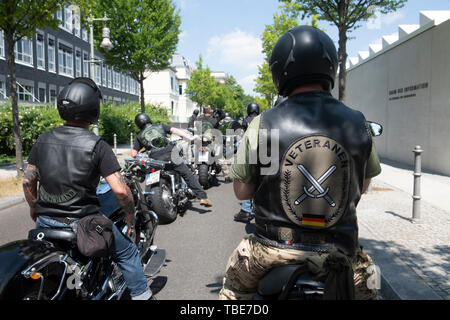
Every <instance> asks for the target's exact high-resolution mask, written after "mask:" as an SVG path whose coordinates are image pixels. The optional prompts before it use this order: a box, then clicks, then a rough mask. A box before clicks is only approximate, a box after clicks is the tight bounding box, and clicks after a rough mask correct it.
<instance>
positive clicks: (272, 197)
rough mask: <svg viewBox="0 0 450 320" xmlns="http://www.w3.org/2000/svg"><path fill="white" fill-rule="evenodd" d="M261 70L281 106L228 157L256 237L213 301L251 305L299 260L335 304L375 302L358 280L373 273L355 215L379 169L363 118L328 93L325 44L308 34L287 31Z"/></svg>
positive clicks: (331, 75)
mask: <svg viewBox="0 0 450 320" xmlns="http://www.w3.org/2000/svg"><path fill="white" fill-rule="evenodd" d="M269 67H270V70H271V73H272V78H273V82H274V85H275V87H276V88H277V90H278V94H279V95H281V96H286V97H288V99H286V100H285V101H283V102H281V103H280V104H278V105H277V106H276V107H275V108H271V109H269V110H267V111H265V112H264V113H263V114H261V115H260V116H258V117H256V118H254V119H253V121H252V122H251V124H250V125H249V128H248V130H247V132H246V134H245V135H244V138H243V140H242V142H241V144H240V146H239V149H238V152H237V155H236V158H237V159H243V162H241V163H236V162H235V163H234V164H233V166H232V169H231V171H232V175H233V177H234V185H233V187H234V192H235V195H236V197H237V198H238V199H239V200H246V199H253V206H254V212H255V225H256V230H255V232H254V234H252V235H250V236H248V238H246V239H244V240H243V241H242V242H241V243H240V244H239V245H238V247H237V248H236V250H235V251H234V252H233V253H232V255H231V257H230V259H229V260H228V264H227V270H226V275H225V278H224V280H223V287H222V290H221V291H220V294H219V298H220V299H251V298H252V297H253V295H254V294H255V291H256V288H257V287H258V282H259V280H260V279H261V278H262V277H263V276H264V275H265V274H266V273H267V272H268V271H269V270H270V269H272V268H273V267H275V266H280V265H284V264H302V263H305V262H306V261H310V262H311V261H314V264H315V265H316V266H317V267H318V268H319V271H320V272H322V271H323V272H324V273H323V274H324V277H322V278H321V280H320V281H323V282H325V283H326V285H325V286H326V287H325V291H326V292H333V293H334V296H335V297H337V296H339V297H343V298H345V299H353V298H356V299H367V298H376V294H377V292H376V290H374V289H373V288H368V286H367V282H366V280H365V279H368V278H369V277H371V276H376V275H375V274H374V273H375V272H376V271H375V268H374V266H373V262H372V261H371V259H370V257H368V256H367V255H366V254H364V253H363V251H362V250H361V249H360V248H359V246H358V225H357V216H356V207H357V204H358V202H359V200H360V198H361V195H362V194H363V193H364V192H365V190H366V189H367V187H368V185H369V183H370V179H371V178H372V177H374V176H376V175H378V174H379V173H380V172H381V167H380V164H379V161H378V157H377V155H376V151H375V149H374V147H373V146H374V145H373V144H372V137H371V135H370V133H369V130H368V128H367V124H366V119H365V117H364V115H363V114H362V113H361V112H359V111H357V110H353V109H351V108H349V107H347V106H346V105H344V104H343V103H342V102H340V101H338V100H336V99H335V98H334V97H333V96H332V95H331V93H330V91H331V89H332V88H333V86H334V83H335V77H336V72H337V67H338V57H337V52H336V47H335V45H334V43H333V40H332V39H331V38H330V37H329V36H328V35H327V34H325V33H324V32H323V31H321V30H319V29H317V28H314V27H311V26H299V27H295V28H292V29H290V30H288V31H287V32H286V33H285V34H283V35H282V36H281V37H280V38H279V39H278V41H277V43H276V44H275V46H274V48H273V50H272V54H271V57H270V59H269ZM253 129H255V130H256V132H255V131H253ZM258 129H263V130H258ZM267 145H271V146H275V148H274V150H272V148H271V149H270V161H264V163H263V162H262V161H260V160H261V158H260V154H259V152H258V150H261V148H263V147H264V146H267ZM266 156H267V155H266ZM254 157H256V158H257V159H254V160H255V161H253V162H251V161H249V160H246V159H251V158H254ZM309 265H310V264H308V266H309ZM320 266H322V267H320ZM344 270H345V271H344ZM316 271H317V270H316ZM347 271H348V272H347ZM353 271H354V274H353ZM327 277H328V278H327ZM352 278H354V279H352ZM331 279H333V280H332V281H330V280H331ZM352 280H354V281H352ZM353 283H354V286H353ZM336 284H340V285H336ZM274 294H275V292H274Z"/></svg>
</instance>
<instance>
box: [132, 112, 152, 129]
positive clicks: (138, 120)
mask: <svg viewBox="0 0 450 320" xmlns="http://www.w3.org/2000/svg"><path fill="white" fill-rule="evenodd" d="M134 123H135V124H136V126H137V127H138V128H139V129H141V130H142V129H144V128H145V126H146V125H147V124H148V123H149V124H152V119H150V117H149V116H148V114H146V113H144V112H141V113H138V114H137V115H136V117H134Z"/></svg>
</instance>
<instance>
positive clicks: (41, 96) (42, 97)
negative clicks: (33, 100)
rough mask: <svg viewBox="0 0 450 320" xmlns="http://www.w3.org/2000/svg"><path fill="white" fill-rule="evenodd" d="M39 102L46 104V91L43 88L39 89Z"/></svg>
mask: <svg viewBox="0 0 450 320" xmlns="http://www.w3.org/2000/svg"><path fill="white" fill-rule="evenodd" d="M38 92H39V98H38V99H39V101H40V102H47V96H46V93H47V92H46V90H45V88H39V91H38Z"/></svg>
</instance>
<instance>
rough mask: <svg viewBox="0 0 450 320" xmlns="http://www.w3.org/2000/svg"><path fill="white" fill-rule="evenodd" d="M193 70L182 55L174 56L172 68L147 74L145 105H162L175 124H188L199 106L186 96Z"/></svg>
mask: <svg viewBox="0 0 450 320" xmlns="http://www.w3.org/2000/svg"><path fill="white" fill-rule="evenodd" d="M192 70H193V68H192V66H191V64H190V63H189V61H188V60H187V59H186V58H184V57H183V56H181V55H180V54H174V55H173V56H172V59H171V63H170V66H169V67H168V68H167V69H165V70H162V71H159V72H150V71H147V72H146V73H145V76H146V79H145V80H144V96H145V103H149V104H160V105H162V106H164V107H165V108H166V109H167V110H168V111H169V114H170V115H171V120H172V122H174V123H186V122H188V119H189V117H190V116H191V115H192V112H193V111H194V109H195V108H197V104H196V103H195V102H193V101H191V100H190V99H189V98H188V97H187V96H186V93H185V91H186V88H187V81H188V80H189V79H190V78H191V72H192Z"/></svg>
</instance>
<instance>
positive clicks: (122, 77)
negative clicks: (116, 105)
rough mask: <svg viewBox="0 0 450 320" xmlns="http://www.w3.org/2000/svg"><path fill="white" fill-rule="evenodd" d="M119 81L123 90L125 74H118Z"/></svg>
mask: <svg viewBox="0 0 450 320" xmlns="http://www.w3.org/2000/svg"><path fill="white" fill-rule="evenodd" d="M120 81H121V84H122V87H121V88H122V91H125V76H124V75H123V74H120Z"/></svg>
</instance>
